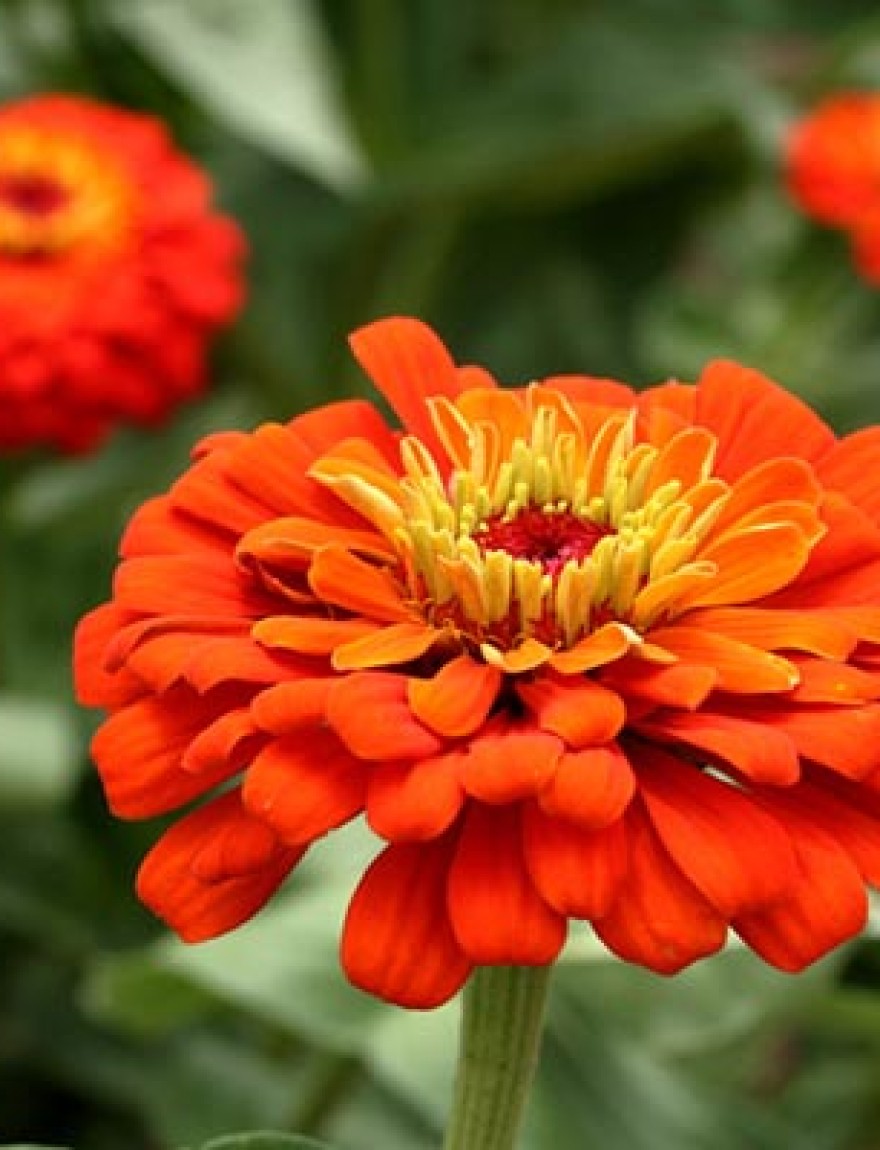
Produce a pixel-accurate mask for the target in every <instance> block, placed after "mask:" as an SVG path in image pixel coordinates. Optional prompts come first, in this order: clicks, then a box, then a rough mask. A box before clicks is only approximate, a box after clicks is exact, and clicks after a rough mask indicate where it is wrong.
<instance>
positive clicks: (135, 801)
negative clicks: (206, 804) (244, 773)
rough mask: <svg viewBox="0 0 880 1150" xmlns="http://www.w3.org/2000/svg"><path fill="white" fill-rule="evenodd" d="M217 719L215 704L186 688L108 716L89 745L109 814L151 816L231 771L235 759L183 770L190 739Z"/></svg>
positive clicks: (192, 794) (229, 773)
mask: <svg viewBox="0 0 880 1150" xmlns="http://www.w3.org/2000/svg"><path fill="white" fill-rule="evenodd" d="M216 717H217V711H216V708H213V707H209V706H207V705H206V704H202V703H200V701H199V699H198V696H197V695H194V694H193V692H191V691H188V690H186V689H185V688H180V689H179V690H175V691H174V692H171V691H169V692H168V694H166V695H165V696H163V697H162V698H158V699H155V698H148V699H140V700H138V702H136V703H132V704H130V705H129V706H127V707H124V708H123V709H122V710H121V711H117V712H115V714H113V715H111V716H110V717H109V718H108V719H107V720H106V721H105V722H104V724H103V725H102V726H101V727H99V728H98V730H97V732H96V734H95V737H94V738H93V739H92V748H91V749H92V756H93V758H94V760H95V764H96V766H97V768H98V772H99V773H100V776H101V781H102V783H103V784H104V791H105V794H106V796H107V802H108V804H109V806H110V809H111V810H112V811H113V813H114V814H115V815H118V816H119V817H120V818H124V819H143V818H152V817H153V816H154V815H160V814H164V813H165V812H166V811H171V810H174V809H175V808H176V807H179V806H182V805H183V804H184V803H187V802H189V801H190V799H194V798H195V797H196V796H197V795H200V794H203V793H204V792H205V791H206V790H208V789H209V788H210V787H212V786H214V785H215V784H217V783H219V782H222V781H223V780H224V779H226V778H228V777H229V776H230V775H231V774H234V773H235V771H236V769H237V766H236V764H235V762H225V763H220V764H218V765H216V766H215V767H214V769H212V770H209V771H206V772H204V773H200V774H192V773H190V772H188V771H185V770H183V768H182V759H183V755H184V753H185V751H186V749H187V747H188V746H189V744H190V742H191V741H192V740H193V739H194V738H195V737H196V736H197V735H198V734H199V732H200V731H201V730H202V729H203V728H204V727H206V726H207V725H208V724H209V723H211V722H212V721H213V720H214V719H215V718H216Z"/></svg>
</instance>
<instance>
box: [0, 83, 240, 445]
mask: <svg viewBox="0 0 880 1150" xmlns="http://www.w3.org/2000/svg"><path fill="white" fill-rule="evenodd" d="M210 194H211V193H210V186H209V183H208V180H207V178H206V177H205V175H204V173H203V172H202V171H201V170H200V169H199V168H197V167H196V166H195V165H194V164H193V163H192V162H191V161H190V160H188V159H186V157H184V156H182V155H181V154H180V153H179V152H177V151H176V150H175V149H174V147H173V145H172V144H171V142H170V140H169V139H168V136H167V133H166V131H165V129H164V127H163V126H162V124H161V123H160V122H159V121H157V120H155V119H153V118H152V117H148V116H143V115H137V114H134V113H131V112H127V111H122V110H120V109H117V108H112V107H107V106H104V105H101V104H97V103H93V102H91V101H89V100H86V99H82V98H79V97H73V96H61V95H48V96H38V97H34V98H32V99H28V100H23V101H20V102H18V103H14V104H8V105H6V106H5V107H2V108H0V401H2V404H3V418H2V420H0V449H6V450H8V449H12V448H22V447H30V446H32V445H47V446H51V447H55V448H57V449H60V450H63V451H83V450H87V449H89V448H91V447H93V446H94V445H95V444H96V443H97V442H98V441H99V440H100V439H101V438H102V437H103V436H104V435H105V434H106V433H107V432H108V431H109V430H110V429H112V428H113V427H114V426H115V425H116V424H118V423H120V422H128V421H131V422H135V423H143V424H153V423H157V422H159V421H161V420H162V419H164V418H165V417H166V416H167V414H168V412H169V411H170V410H171V409H172V408H173V407H175V406H176V405H177V404H179V403H180V402H181V401H182V400H184V399H186V398H188V397H191V396H192V395H194V394H196V393H198V392H199V391H200V390H201V389H202V388H203V386H204V382H205V364H204V359H205V345H206V341H207V339H208V337H209V335H210V333H211V332H212V331H213V329H215V328H217V327H218V326H220V325H222V324H224V323H227V322H228V321H229V320H230V319H231V318H232V317H233V315H234V314H235V312H236V310H237V309H238V306H239V303H240V300H241V294H242V285H241V272H240V262H241V257H242V254H243V240H242V237H241V234H240V232H239V230H238V229H237V228H236V226H235V225H234V224H233V223H232V222H231V221H230V220H227V219H225V218H223V217H222V216H219V215H217V214H216V213H214V212H213V211H212V210H211V206H210Z"/></svg>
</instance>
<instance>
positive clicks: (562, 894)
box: [523, 803, 628, 919]
mask: <svg viewBox="0 0 880 1150" xmlns="http://www.w3.org/2000/svg"><path fill="white" fill-rule="evenodd" d="M523 843H524V849H525V859H526V865H527V867H528V870H529V874H530V876H531V878H532V881H533V882H534V884H535V886H536V887H537V889H538V891H539V893H540V895H541V897H542V898H543V899H544V901H545V902H546V903H548V904H549V905H550V906H552V907H553V909H554V910H557V911H558V912H559V913H560V914H564V915H572V916H573V917H575V918H585V919H593V918H602V917H603V915H606V914H607V913H608V911H609V910H610V909H611V905H612V903H613V901H614V897H615V895H616V894H617V891H618V889H619V887H620V884H621V882H622V881H623V878H624V876H625V874H626V868H627V858H628V856H627V846H626V833H625V829H624V826H623V823H622V822H619V821H618V822H616V823H613V824H612V825H611V826H608V827H605V828H603V829H602V830H585V829H584V828H583V827H579V826H574V825H573V824H572V823H570V822H566V821H565V820H563V819H556V818H551V817H550V816H549V815H547V814H545V813H544V812H543V811H542V810H541V809H540V808H539V807H537V806H535V804H533V803H529V804H527V805H526V807H525V809H524V811H523Z"/></svg>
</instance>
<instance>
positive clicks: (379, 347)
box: [349, 316, 466, 459]
mask: <svg viewBox="0 0 880 1150" xmlns="http://www.w3.org/2000/svg"><path fill="white" fill-rule="evenodd" d="M349 343H350V344H351V349H352V351H353V352H354V355H355V358H356V359H357V361H358V363H359V364H360V365H361V367H362V368H363V369H364V371H365V372H366V373H367V375H369V377H370V379H372V381H373V383H374V384H375V385H376V387H377V388H378V389H379V390H380V391H381V392H382V394H383V395H384V396H385V398H386V399H387V400H388V402H389V403H390V404H391V406H392V408H393V409H394V410H395V411H396V412H397V414H398V416H399V417H400V419H401V422H402V423H403V426H404V427H405V428H406V429H407V430H408V431H410V432H411V433H412V434H413V435H417V436H418V437H419V439H420V440H421V441H422V443H424V444H425V446H426V447H427V448H428V450H429V451H431V452H438V453H439V457H440V458H441V459H442V457H443V453H442V447H441V445H440V443H439V441H438V439H437V436H436V434H435V431H434V426H433V423H432V420H431V417H430V415H429V413H428V408H427V405H426V403H425V400H426V399H428V397H429V396H434V395H445V396H447V397H448V398H449V399H455V397H456V396H457V395H459V394H460V393H461V392H462V391H463V390H464V389H465V386H466V383H465V381H464V380H463V379H462V377H461V376H460V375H459V373H458V370H457V369H456V366H455V362H454V360H453V358H452V356H451V355H450V354H449V352H448V351H447V349H446V347H445V346H444V344H443V343H442V341H441V340H440V339H439V338H438V336H436V335H435V334H434V332H433V331H432V330H431V329H430V328H429V327H428V326H427V325H426V324H424V323H421V322H420V321H419V320H416V319H409V318H407V317H403V316H391V317H389V318H387V319H382V320H378V321H377V322H375V323H371V324H368V325H367V326H366V327H362V328H360V329H359V330H358V331H356V332H354V334H353V335H352V336H351V337H350V338H349Z"/></svg>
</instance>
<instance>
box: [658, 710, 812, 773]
mask: <svg viewBox="0 0 880 1150" xmlns="http://www.w3.org/2000/svg"><path fill="white" fill-rule="evenodd" d="M636 729H637V730H638V731H639V732H640V733H641V734H644V735H647V736H649V737H651V738H657V739H660V740H661V741H663V742H671V743H678V744H684V745H685V746H686V747H693V748H695V749H696V750H698V751H701V752H703V753H704V754H705V755H706V758H707V760H708V761H710V762H712V761H717V760H719V759H720V760H721V761H722V763H729V764H730V765H731V766H733V767H735V768H736V770H738V771H741V772H742V774H744V775H745V776H746V777H747V778H749V779H751V780H752V781H753V782H756V783H767V784H769V785H770V786H783V787H784V786H788V785H789V784H791V783H795V782H797V780H798V778H799V776H800V759H799V758H798V752H797V747H796V746H795V744H794V741H793V740H792V739H791V738H790V737H789V736H788V735H787V734H786V733H785V732H784V731H782V730H776V729H774V728H773V727H771V726H768V725H767V724H766V723H765V722H764V716H763V713H762V715H761V717H760V719H759V720H752V721H750V720H749V719H747V718H742V717H740V716H734V715H731V714H723V713H719V712H715V713H713V712H709V711H698V712H697V713H696V714H689V713H686V712H680V711H663V712H659V711H658V712H656V713H655V714H653V715H652V716H651V717H650V719H649V720H639V721H638V723H637V724H636Z"/></svg>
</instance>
